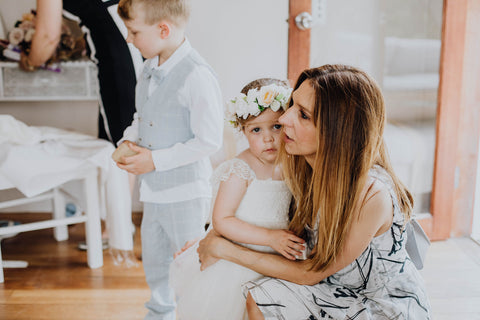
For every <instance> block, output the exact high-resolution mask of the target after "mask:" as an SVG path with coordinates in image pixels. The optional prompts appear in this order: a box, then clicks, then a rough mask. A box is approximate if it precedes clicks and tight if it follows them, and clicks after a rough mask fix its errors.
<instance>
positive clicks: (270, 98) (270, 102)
mask: <svg viewBox="0 0 480 320" xmlns="http://www.w3.org/2000/svg"><path fill="white" fill-rule="evenodd" d="M292 90H293V89H292V88H288V89H287V88H285V87H283V86H279V85H276V84H269V85H267V86H263V87H261V88H260V89H250V90H248V93H247V94H246V95H245V94H243V93H241V94H240V95H238V96H236V97H234V98H232V99H230V100H229V101H227V104H226V110H225V117H226V120H227V121H228V122H230V123H231V124H233V125H234V126H236V125H238V121H237V119H239V118H242V119H247V118H248V117H249V116H251V115H252V116H254V117H256V116H258V115H259V114H260V113H261V112H262V111H263V110H265V109H266V108H270V109H272V110H273V111H275V112H277V111H278V110H279V109H280V108H282V109H283V110H286V109H287V103H288V100H289V99H290V95H291V94H292Z"/></svg>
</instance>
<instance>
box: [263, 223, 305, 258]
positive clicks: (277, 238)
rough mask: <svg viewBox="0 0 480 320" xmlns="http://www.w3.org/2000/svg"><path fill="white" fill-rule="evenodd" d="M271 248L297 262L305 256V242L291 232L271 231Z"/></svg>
mask: <svg viewBox="0 0 480 320" xmlns="http://www.w3.org/2000/svg"><path fill="white" fill-rule="evenodd" d="M269 237H270V241H269V244H268V245H269V246H270V247H271V248H272V249H273V250H275V251H277V252H278V253H280V254H281V255H282V256H284V257H285V258H287V259H290V260H296V259H297V258H301V257H302V256H303V251H305V240H303V239H302V238H299V237H297V236H296V235H295V234H294V233H293V232H291V231H289V230H282V229H274V230H270V231H269Z"/></svg>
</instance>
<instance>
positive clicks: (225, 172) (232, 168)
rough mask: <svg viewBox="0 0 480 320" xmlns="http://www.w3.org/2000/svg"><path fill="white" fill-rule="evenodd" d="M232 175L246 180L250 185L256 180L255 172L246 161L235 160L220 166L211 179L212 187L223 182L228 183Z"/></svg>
mask: <svg viewBox="0 0 480 320" xmlns="http://www.w3.org/2000/svg"><path fill="white" fill-rule="evenodd" d="M232 174H235V175H236V176H237V177H239V178H241V179H243V180H246V181H247V182H248V183H250V182H252V181H253V180H254V179H255V178H256V176H255V172H253V170H252V169H251V168H250V166H249V165H248V164H247V163H246V162H245V161H243V160H241V159H238V158H233V159H231V160H227V161H225V162H224V163H222V164H221V165H219V166H218V168H217V169H216V170H215V172H214V173H213V175H212V178H211V182H212V185H213V186H215V185H218V184H220V182H221V181H227V180H228V178H230V176H231V175H232Z"/></svg>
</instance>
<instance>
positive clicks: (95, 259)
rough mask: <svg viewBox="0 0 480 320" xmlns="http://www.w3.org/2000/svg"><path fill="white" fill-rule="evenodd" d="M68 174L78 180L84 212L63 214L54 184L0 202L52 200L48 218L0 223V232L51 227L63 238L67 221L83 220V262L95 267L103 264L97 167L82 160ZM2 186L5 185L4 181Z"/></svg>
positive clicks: (60, 196)
mask: <svg viewBox="0 0 480 320" xmlns="http://www.w3.org/2000/svg"><path fill="white" fill-rule="evenodd" d="M69 178H70V179H69V181H71V180H81V181H82V185H83V188H82V189H83V192H84V197H85V212H84V213H83V214H81V215H75V216H72V217H66V215H65V200H64V197H63V194H62V191H61V186H56V187H54V188H52V189H50V190H49V191H47V192H44V193H42V194H40V195H37V196H33V197H25V198H20V199H14V200H8V201H3V202H0V209H4V208H11V207H15V206H20V205H24V204H27V203H32V202H38V201H43V200H48V199H52V202H53V213H52V219H50V220H43V221H39V222H31V223H25V224H21V225H15V226H7V227H1V228H0V236H2V235H8V234H13V233H19V232H26V231H33V230H40V229H47V228H54V237H55V239H56V240H57V241H63V240H66V239H68V228H67V226H68V225H71V224H76V223H85V238H86V243H87V247H88V249H87V263H88V266H89V267H90V268H99V267H101V266H102V265H103V252H102V235H101V225H100V204H99V190H98V169H97V167H95V166H94V165H90V164H86V165H84V166H83V167H82V168H80V169H78V170H75V172H70V173H69ZM2 187H3V188H5V185H3V186H2ZM0 247H1V246H0ZM3 282H4V276H3V263H2V252H1V248H0V283H3Z"/></svg>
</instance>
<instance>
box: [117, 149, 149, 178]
mask: <svg viewBox="0 0 480 320" xmlns="http://www.w3.org/2000/svg"><path fill="white" fill-rule="evenodd" d="M126 143H128V147H129V148H130V149H132V150H133V151H135V152H138V154H136V155H134V156H129V157H125V156H124V157H122V159H121V161H119V162H117V166H118V167H119V168H120V169H123V170H125V171H128V172H130V173H133V174H136V175H139V174H143V173H147V172H150V171H153V170H155V164H154V163H153V158H152V151H150V150H149V149H147V148H142V147H139V146H137V145H136V144H135V143H133V142H126Z"/></svg>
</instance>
